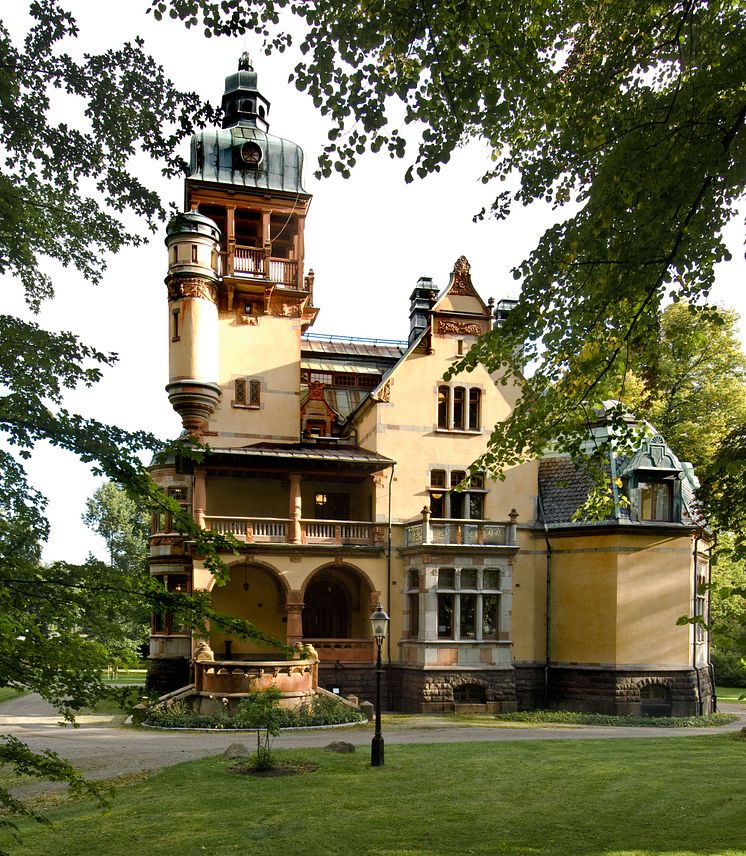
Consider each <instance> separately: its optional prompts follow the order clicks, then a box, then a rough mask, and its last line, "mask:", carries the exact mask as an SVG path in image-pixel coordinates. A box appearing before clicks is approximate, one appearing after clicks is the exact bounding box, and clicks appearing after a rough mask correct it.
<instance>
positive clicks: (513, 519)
mask: <svg viewBox="0 0 746 856" xmlns="http://www.w3.org/2000/svg"><path fill="white" fill-rule="evenodd" d="M508 517H509V519H510V525H509V526H508V544H510V545H514V544H517V543H518V512H517V511H516V510H515V508H511V509H510V514H508Z"/></svg>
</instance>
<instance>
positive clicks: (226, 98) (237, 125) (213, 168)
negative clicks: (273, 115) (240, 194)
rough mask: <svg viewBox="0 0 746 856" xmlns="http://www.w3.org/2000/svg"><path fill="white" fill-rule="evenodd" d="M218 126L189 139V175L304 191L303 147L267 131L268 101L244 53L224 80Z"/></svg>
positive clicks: (194, 178)
mask: <svg viewBox="0 0 746 856" xmlns="http://www.w3.org/2000/svg"><path fill="white" fill-rule="evenodd" d="M222 106H223V111H224V118H223V127H222V128H211V129H209V130H206V131H202V132H200V133H199V134H195V135H194V136H193V137H192V146H191V157H190V168H189V179H190V180H197V181H205V182H211V183H212V182H214V183H219V184H232V185H237V186H239V187H246V188H256V189H259V190H270V191H280V192H283V193H293V194H298V193H303V194H305V193H306V191H305V190H304V189H303V150H302V149H301V147H300V146H298V145H296V144H295V143H291V142H290V141H289V140H284V139H282V138H281V137H275V136H272V135H271V134H270V133H269V123H268V121H267V116H268V115H269V110H270V104H269V102H268V101H267V99H266V98H264V96H263V95H262V94H261V93H260V92H259V89H258V88H257V74H256V72H255V71H254V69H253V68H252V66H251V61H250V59H249V57H248V54H244V55H243V56H242V57H241V60H240V62H239V65H238V71H237V72H236V73H234V74H231V75H229V76H228V77H226V79H225V92H224V94H223V101H222Z"/></svg>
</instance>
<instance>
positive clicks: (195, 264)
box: [166, 211, 220, 438]
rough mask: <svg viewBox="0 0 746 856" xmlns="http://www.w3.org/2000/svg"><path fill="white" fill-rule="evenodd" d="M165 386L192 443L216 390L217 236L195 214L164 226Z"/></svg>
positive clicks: (206, 220)
mask: <svg viewBox="0 0 746 856" xmlns="http://www.w3.org/2000/svg"><path fill="white" fill-rule="evenodd" d="M166 231H167V236H166V246H167V248H168V276H167V277H166V286H167V288H168V312H169V328H170V337H169V338H170V345H169V383H168V385H167V386H166V391H167V392H168V399H169V401H170V402H171V406H172V407H173V408H174V410H175V411H176V412H177V413H178V414H179V416H181V420H182V424H183V425H184V428H185V430H186V431H187V432H188V433H189V434H190V435H192V436H193V437H195V438H199V437H201V436H202V435H203V434H204V433H205V431H206V430H207V421H208V419H209V418H210V416H212V414H213V413H214V412H215V407H216V406H217V403H218V399H219V398H220V387H219V386H218V383H217V380H218V308H217V281H218V272H219V262H220V254H219V249H220V230H219V229H218V227H217V225H216V224H215V222H214V221H212V220H211V219H210V218H209V217H206V216H204V215H203V214H199V213H198V212H197V211H189V212H186V213H184V214H178V215H177V216H176V217H174V218H173V220H172V221H171V222H170V223H169V224H168V228H167V230H166Z"/></svg>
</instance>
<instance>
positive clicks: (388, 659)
mask: <svg viewBox="0 0 746 856" xmlns="http://www.w3.org/2000/svg"><path fill="white" fill-rule="evenodd" d="M395 467H396V464H395V463H394V464H391V475H390V477H389V508H388V544H387V549H386V604H387V606H388V608H389V614H391V491H392V489H393V486H394V469H395ZM386 669H387V672H388V675H387V681H386V688H387V692H386V695H387V697H388V707H389V710H391V708H392V703H391V702H392V687H391V634H390V633H387V634H386Z"/></svg>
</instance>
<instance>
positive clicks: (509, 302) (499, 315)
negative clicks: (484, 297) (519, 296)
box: [493, 297, 518, 327]
mask: <svg viewBox="0 0 746 856" xmlns="http://www.w3.org/2000/svg"><path fill="white" fill-rule="evenodd" d="M516 306H518V301H517V300H513V299H512V298H510V297H505V298H503V299H502V300H498V301H497V304H496V305H495V311H494V313H493V315H494V318H495V327H502V325H503V324H504V323H505V321H506V320H507V318H508V313H509V312H510V311H511V310H512V309H515V308H516Z"/></svg>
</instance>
